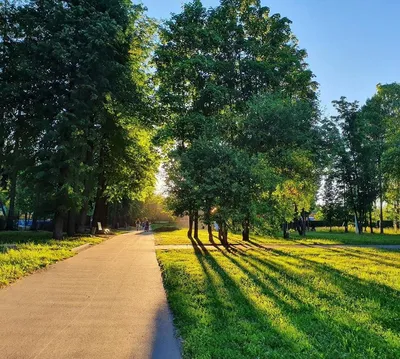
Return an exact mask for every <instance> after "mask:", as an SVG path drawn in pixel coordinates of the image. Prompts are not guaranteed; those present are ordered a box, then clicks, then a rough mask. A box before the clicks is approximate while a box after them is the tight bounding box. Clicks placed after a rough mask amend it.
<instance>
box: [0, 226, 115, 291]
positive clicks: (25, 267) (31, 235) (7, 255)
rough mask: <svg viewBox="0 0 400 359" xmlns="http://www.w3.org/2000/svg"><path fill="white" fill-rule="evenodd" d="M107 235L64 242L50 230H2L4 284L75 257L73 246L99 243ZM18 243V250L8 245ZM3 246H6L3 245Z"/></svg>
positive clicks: (0, 254) (1, 279)
mask: <svg viewBox="0 0 400 359" xmlns="http://www.w3.org/2000/svg"><path fill="white" fill-rule="evenodd" d="M105 238H107V237H106V236H103V237H73V238H66V239H64V240H61V241H56V240H53V239H51V233H49V232H40V231H39V232H29V231H27V232H8V231H7V232H0V287H2V286H5V285H8V284H10V283H12V282H13V281H15V280H17V279H18V278H21V277H22V276H24V275H26V274H28V273H31V272H33V271H35V270H37V269H40V268H43V267H46V266H47V265H49V264H52V263H54V262H57V261H60V260H62V259H65V258H69V257H72V256H73V255H74V254H75V253H74V252H72V251H71V249H72V248H74V247H78V246H80V245H82V244H86V243H91V244H97V243H100V242H102V241H103V240H104V239H105ZM5 243H8V244H10V243H15V244H16V248H15V249H8V248H6V247H4V244H5ZM2 245H3V246H2Z"/></svg>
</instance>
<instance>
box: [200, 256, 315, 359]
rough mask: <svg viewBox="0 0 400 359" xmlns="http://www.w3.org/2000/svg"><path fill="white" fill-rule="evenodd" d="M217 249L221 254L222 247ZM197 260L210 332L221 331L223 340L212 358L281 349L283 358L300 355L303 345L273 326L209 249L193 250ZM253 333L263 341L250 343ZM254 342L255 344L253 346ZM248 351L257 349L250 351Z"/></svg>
mask: <svg viewBox="0 0 400 359" xmlns="http://www.w3.org/2000/svg"><path fill="white" fill-rule="evenodd" d="M220 251H221V252H222V253H223V250H222V249H220ZM215 253H218V252H215ZM228 253H229V252H228ZM197 260H198V262H199V263H200V265H201V267H202V270H203V272H204V274H205V275H206V281H207V287H208V290H207V292H209V293H211V298H212V299H211V303H208V305H207V308H210V310H211V311H212V312H213V321H212V326H213V328H212V331H213V332H214V335H216V336H217V337H218V335H219V334H221V333H223V336H224V338H225V339H224V342H225V343H226V345H223V346H220V345H219V346H218V347H217V352H213V354H214V355H213V356H212V357H215V358H251V357H265V358H267V357H269V356H268V355H267V354H266V353H268V352H269V353H270V354H271V356H272V357H274V355H276V353H280V352H282V351H283V352H284V353H286V355H285V357H287V358H291V357H292V358H300V357H301V356H300V351H301V350H302V349H304V347H301V345H299V343H298V342H296V341H292V340H290V337H288V336H287V335H286V334H285V333H282V332H280V331H278V330H277V329H276V328H274V325H273V320H272V319H271V318H269V317H268V316H266V315H265V313H264V312H263V311H262V310H261V309H259V308H257V306H256V305H255V304H254V303H253V302H252V301H251V300H250V299H249V298H248V297H247V296H246V295H245V294H244V293H243V292H242V291H241V289H240V288H239V286H238V284H237V283H236V282H235V280H234V279H233V278H232V277H231V276H230V275H229V274H228V273H227V272H226V271H225V270H224V269H223V268H222V267H221V266H220V265H219V263H218V262H217V261H216V260H215V258H214V256H213V255H212V254H211V253H210V252H207V251H206V252H203V253H197ZM231 326H232V327H233V326H235V327H238V326H239V327H241V330H239V331H236V330H233V331H232V332H230V331H229V328H230V327H231ZM249 328H251V329H252V330H249ZM236 329H237V328H236ZM257 334H262V335H260V339H261V340H262V341H263V343H257V342H254V339H252V337H253V336H254V335H257ZM255 345H258V347H257V348H256V347H255ZM308 349H312V348H308ZM252 350H256V351H257V350H258V351H259V352H258V353H257V352H254V353H253V352H251V351H252ZM218 352H219V354H218ZM311 352H312V350H311ZM314 354H316V353H314ZM281 355H282V354H281ZM282 357H283V356H282ZM308 357H310V356H308Z"/></svg>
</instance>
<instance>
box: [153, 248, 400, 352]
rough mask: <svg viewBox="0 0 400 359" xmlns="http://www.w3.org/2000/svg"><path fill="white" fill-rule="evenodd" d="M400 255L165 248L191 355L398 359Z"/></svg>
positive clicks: (172, 299) (171, 295) (167, 280)
mask: <svg viewBox="0 0 400 359" xmlns="http://www.w3.org/2000/svg"><path fill="white" fill-rule="evenodd" d="M399 255H400V254H399V252H388V251H383V250H377V249H371V248H356V249H355V248H351V249H350V248H332V249H327V248H310V249H307V251H305V250H304V249H301V248H286V249H283V248H279V249H272V250H262V249H260V248H254V249H253V250H250V251H247V252H242V251H240V250H239V251H237V250H236V249H233V248H231V249H228V250H227V249H221V250H219V251H213V252H209V251H207V249H205V248H204V247H203V248H197V250H195V251H193V249H192V250H178V251H174V250H168V251H164V250H157V259H158V261H159V264H160V267H161V270H162V275H163V281H164V286H165V288H166V291H167V298H168V302H169V304H170V307H171V309H172V312H173V314H174V321H175V325H176V327H177V330H178V334H179V335H180V336H181V337H182V340H183V342H182V344H183V352H184V353H183V354H184V358H190V359H192V358H202V359H203V358H204V359H206V358H218V359H228V358H229V359H240V358H260V359H261V358H265V359H267V358H268V359H270V358H271V359H286V358H289V359H290V358H293V359H303V358H304V359H306V358H307V359H308V358H311V359H313V358H315V359H317V358H326V359H337V358H350V359H378V358H379V359H396V358H399V357H400V323H399V321H398V313H400V300H399V299H400V276H399V275H398V274H399V273H400V261H399Z"/></svg>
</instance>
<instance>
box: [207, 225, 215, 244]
mask: <svg viewBox="0 0 400 359" xmlns="http://www.w3.org/2000/svg"><path fill="white" fill-rule="evenodd" d="M207 231H208V240H209V241H210V243H214V237H213V233H212V226H211V224H207Z"/></svg>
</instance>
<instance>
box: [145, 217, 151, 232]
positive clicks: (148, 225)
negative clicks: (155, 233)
mask: <svg viewBox="0 0 400 359" xmlns="http://www.w3.org/2000/svg"><path fill="white" fill-rule="evenodd" d="M149 230H150V222H149V220H148V219H146V222H145V224H144V231H145V232H148V231H149Z"/></svg>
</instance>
